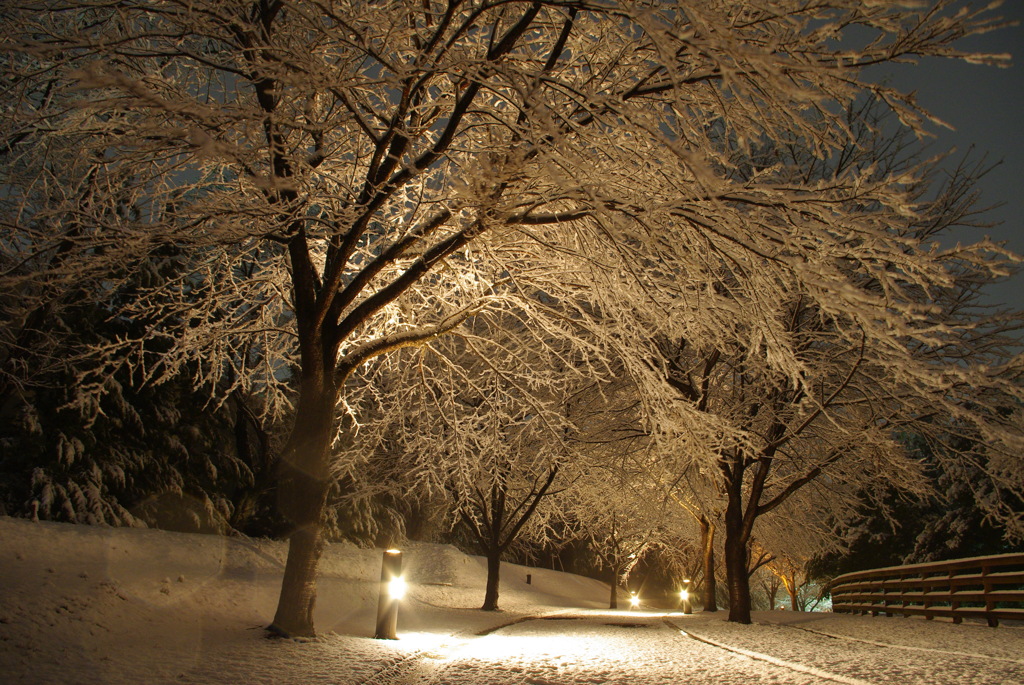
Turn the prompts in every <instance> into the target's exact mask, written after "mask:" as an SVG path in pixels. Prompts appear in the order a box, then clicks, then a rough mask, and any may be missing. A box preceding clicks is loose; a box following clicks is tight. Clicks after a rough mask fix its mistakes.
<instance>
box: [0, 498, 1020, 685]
mask: <svg viewBox="0 0 1024 685" xmlns="http://www.w3.org/2000/svg"><path fill="white" fill-rule="evenodd" d="M404 556H405V567H406V571H407V576H408V578H409V580H410V583H411V588H410V590H411V592H410V595H411V596H410V597H409V598H408V599H407V600H406V601H405V602H404V604H403V607H402V610H401V614H400V619H399V635H400V639H399V640H397V641H384V640H374V639H372V638H370V637H369V636H370V635H371V634H372V632H373V626H374V616H375V610H376V581H377V579H378V578H379V573H380V552H379V551H373V550H359V549H356V548H354V547H351V546H346V545H333V546H331V547H330V548H329V549H328V552H327V553H326V555H325V558H324V561H323V564H322V577H321V582H320V598H319V602H318V608H317V626H318V629H319V630H320V631H321V633H322V635H321V637H320V638H318V639H317V640H315V641H311V642H292V641H287V640H267V639H265V638H264V632H263V630H262V627H263V626H264V625H266V623H267V622H268V621H269V618H270V617H271V616H272V614H273V609H274V606H275V603H276V599H277V594H276V593H277V590H278V587H279V583H280V577H281V569H282V566H283V559H284V546H283V545H281V544H280V543H274V542H269V541H264V540H240V539H225V538H217V537H211V536H200V535H182V534H175V533H166V532H160V531H152V530H129V529H110V528H99V527H86V526H68V525H61V524H46V523H30V522H27V521H22V520H16V519H9V518H3V517H0V682H3V683H109V684H112V685H119V684H122V683H296V684H299V683H301V684H306V683H338V684H346V685H347V684H350V683H351V684H354V683H367V684H373V685H409V684H412V683H417V684H421V685H439V684H445V683H448V684H458V685H461V684H467V685H468V684H473V685H477V684H485V683H495V684H497V683H501V684H506V683H530V684H533V685H543V684H556V683H557V684H559V685H567V684H577V683H579V684H582V683H588V684H590V683H631V684H636V685H648V684H654V683H665V684H669V683H671V684H677V683H688V684H692V685H703V684H716V685H725V684H730V683H736V684H741V683H742V684H744V685H746V684H757V683H778V684H795V685H799V684H803V683H847V684H861V683H872V684H875V685H882V684H884V683H899V684H900V685H904V684H909V683H921V684H922V685H924V684H927V685H945V684H946V683H949V684H951V685H952V684H953V683H957V684H960V683H972V684H979V685H982V684H996V683H998V684H1002V685H1022V684H1024V626H1001V627H999V628H996V629H992V628H988V627H986V626H982V625H973V624H964V625H959V626H956V625H952V624H950V623H943V622H928V621H924V620H919V619H903V618H882V617H879V618H869V617H859V616H837V615H832V614H800V613H793V612H765V613H760V614H755V616H754V619H755V624H754V625H752V626H740V625H734V624H730V623H727V622H725V621H724V620H723V618H724V615H723V614H722V612H719V613H718V614H715V615H704V614H699V613H698V614H693V615H688V616H684V615H681V614H675V613H673V614H664V613H653V612H646V611H619V612H609V611H606V610H603V609H602V607H604V606H605V605H606V602H607V586H605V585H603V584H601V583H599V582H597V581H594V580H590V579H586V578H580V577H578V576H572V575H568V574H562V573H556V572H554V571H545V570H538V569H526V568H524V567H521V566H514V565H506V566H505V567H504V568H503V579H502V595H501V603H502V606H503V608H504V611H502V612H499V613H488V612H481V611H479V610H477V609H476V608H475V607H476V606H478V605H479V604H480V602H481V601H482V599H483V581H484V578H485V576H486V571H485V567H484V564H483V561H482V560H481V559H480V558H478V557H470V556H466V555H464V554H462V553H460V552H458V551H457V550H455V549H454V548H452V547H445V546H439V545H423V544H413V545H409V546H408V547H407V549H406V550H405V555H404ZM526 573H530V574H532V577H533V583H532V584H531V585H527V584H526V582H525V580H526Z"/></svg>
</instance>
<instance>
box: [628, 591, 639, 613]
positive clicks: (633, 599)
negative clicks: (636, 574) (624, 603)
mask: <svg viewBox="0 0 1024 685" xmlns="http://www.w3.org/2000/svg"><path fill="white" fill-rule="evenodd" d="M638 606H640V598H639V597H637V596H636V593H635V592H631V593H630V595H629V607H630V608H631V609H636V608H637V607H638Z"/></svg>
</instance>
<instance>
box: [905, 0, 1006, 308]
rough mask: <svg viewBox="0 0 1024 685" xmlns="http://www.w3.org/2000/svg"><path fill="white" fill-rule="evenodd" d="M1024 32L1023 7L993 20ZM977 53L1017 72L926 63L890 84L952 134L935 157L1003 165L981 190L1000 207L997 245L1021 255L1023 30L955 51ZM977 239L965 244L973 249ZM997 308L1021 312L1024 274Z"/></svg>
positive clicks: (995, 290)
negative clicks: (1000, 57)
mask: <svg viewBox="0 0 1024 685" xmlns="http://www.w3.org/2000/svg"><path fill="white" fill-rule="evenodd" d="M992 14H993V15H996V16H1003V17H1004V18H1006V19H1007V20H1015V21H1017V22H1020V23H1021V24H1024V0H1005V2H1004V3H1003V6H1002V7H1000V8H999V9H997V10H996V11H995V12H993V13H992ZM958 47H962V48H963V49H968V50H974V51H978V52H992V53H1009V54H1011V55H1012V57H1013V61H1012V66H1010V67H1007V68H1001V69H1000V68H995V67H987V66H980V65H976V64H968V63H964V62H959V61H952V60H939V59H929V60H925V61H923V62H922V63H921V64H920V65H918V66H914V67H906V68H903V67H899V68H897V69H895V70H894V71H893V72H892V74H891V76H890V78H891V82H892V85H894V86H896V87H898V88H899V89H900V90H903V91H917V95H918V101H919V103H920V104H921V105H922V106H923V107H924V108H925V109H927V110H928V111H929V112H931V113H932V114H933V115H935V116H937V117H938V118H940V119H942V120H943V121H945V122H946V123H947V124H949V125H951V126H953V127H954V129H955V130H954V131H949V130H946V129H941V128H934V127H933V132H934V133H935V134H936V136H937V137H936V139H935V140H934V141H933V142H932V145H933V146H934V147H936V148H937V150H936V151H938V149H942V150H945V149H948V148H950V147H956V149H957V151H958V152H959V153H963V152H967V151H968V149H969V148H971V146H972V145H973V146H974V154H975V156H978V157H980V156H981V155H982V154H987V161H989V162H1000V164H999V166H997V167H996V168H995V169H993V170H992V171H991V172H990V173H989V174H988V175H987V176H986V177H985V178H984V179H983V180H982V182H981V191H982V204H983V205H985V206H989V205H995V204H1000V205H1001V206H1000V207H997V208H994V209H993V210H992V211H991V212H990V213H989V214H988V215H987V218H988V220H990V221H998V222H1001V223H1000V225H999V226H996V227H993V228H991V229H986V230H985V231H983V232H981V233H982V234H984V233H987V234H988V235H989V236H990V237H991V238H992V239H993V240H1000V241H1006V243H1007V245H1008V247H1010V249H1012V250H1014V251H1015V252H1017V253H1018V254H1024V25H1018V26H1012V27H1009V28H1004V29H1001V30H999V31H993V32H990V33H987V34H984V35H981V36H975V37H972V38H970V39H968V40H965V41H963V42H962V43H960V44H958ZM972 237H981V236H980V235H978V234H977V232H974V233H973V235H972V234H970V233H968V234H965V235H964V236H962V237H960V240H962V241H963V242H971V238H972ZM989 296H990V299H991V301H992V303H993V304H995V303H1000V304H1002V303H1005V304H1008V305H1010V306H1012V307H1014V308H1019V309H1024V274H1018V275H1016V276H1015V277H1014V278H1013V279H1012V280H1011V281H1010V282H1008V283H999V284H994V285H993V286H992V287H991V288H990V295H989Z"/></svg>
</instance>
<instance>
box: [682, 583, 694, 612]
mask: <svg viewBox="0 0 1024 685" xmlns="http://www.w3.org/2000/svg"><path fill="white" fill-rule="evenodd" d="M679 599H681V600H682V602H683V613H684V614H692V613H693V605H692V604H691V603H690V579H689V578H687V579H686V580H684V581H683V589H682V590H680V591H679Z"/></svg>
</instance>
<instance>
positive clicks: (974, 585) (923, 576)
mask: <svg viewBox="0 0 1024 685" xmlns="http://www.w3.org/2000/svg"><path fill="white" fill-rule="evenodd" d="M829 590H830V592H831V594H832V611H834V612H838V613H855V614H871V615H872V616H877V615H878V614H885V615H886V616H893V615H896V614H902V615H903V616H924V617H926V618H928V619H929V620H930V619H933V618H935V617H936V616H941V617H944V618H952V619H953V622H954V623H960V622H961V621H962V620H963V619H965V618H983V619H985V620H986V621H988V624H989V625H990V626H993V627H995V626H997V625H999V621H1000V620H1024V554H999V555H996V556H989V557H972V558H970V559H954V560H952V561H940V562H935V563H930V564H911V565H908V566H890V567H887V568H878V569H872V570H870V571H857V572H856V573H847V574H844V575H841V576H839V577H837V578H835V579H834V580H833V581H832V582H831V583H829Z"/></svg>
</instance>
